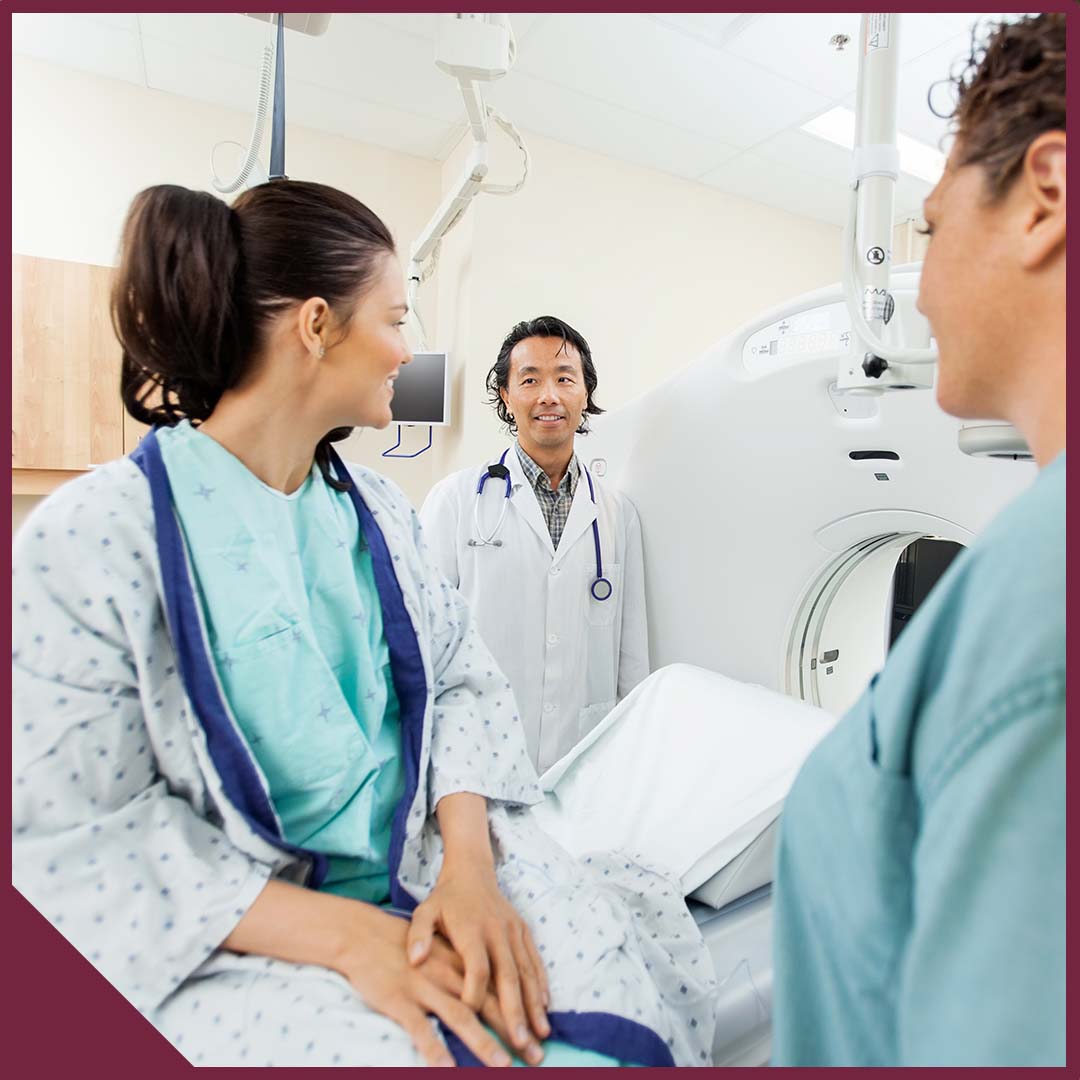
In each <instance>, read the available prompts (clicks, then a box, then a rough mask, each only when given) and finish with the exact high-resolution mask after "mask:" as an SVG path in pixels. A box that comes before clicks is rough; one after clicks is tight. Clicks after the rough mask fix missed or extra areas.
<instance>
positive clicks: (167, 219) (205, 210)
mask: <svg viewBox="0 0 1080 1080" xmlns="http://www.w3.org/2000/svg"><path fill="white" fill-rule="evenodd" d="M233 217H234V215H233V212H232V210H230V209H229V207H228V206H227V205H226V204H225V203H223V202H222V201H221V200H220V199H216V198H214V196H213V195H208V194H206V193H205V192H201V191H189V190H188V189H187V188H182V187H175V186H172V185H161V186H159V187H152V188H148V189H147V190H146V191H143V192H141V193H140V194H139V195H137V196H136V197H135V201H134V202H133V203H132V205H131V210H130V211H129V212H128V217H127V222H126V224H125V226H124V237H123V247H122V252H121V260H120V269H119V272H118V274H117V277H116V283H115V285H114V288H113V300H112V316H113V326H114V327H115V329H116V336H117V337H118V338H119V339H120V343H121V346H122V348H123V367H122V375H121V395H122V396H123V399H124V407H125V408H126V409H127V411H128V412H129V413H130V414H131V415H132V416H133V417H134V418H135V419H136V420H139V421H141V422H142V423H144V424H167V425H171V424H175V423H176V422H177V421H178V420H181V419H183V418H184V417H187V418H189V419H191V420H194V421H196V422H198V421H199V420H205V419H206V417H208V416H209V415H210V413H211V412H212V411H213V409H214V406H215V405H216V404H217V402H218V399H219V398H220V397H221V393H222V391H223V390H226V389H228V388H229V387H230V386H233V385H235V383H236V381H237V379H238V378H239V376H240V374H241V373H242V371H243V367H244V361H245V359H246V358H247V356H248V355H249V353H250V351H251V330H252V328H251V320H250V318H249V317H248V316H247V313H246V312H243V311H242V310H241V306H240V305H241V300H240V297H241V295H242V287H241V282H240V277H241V273H242V270H241V262H242V258H241V252H240V242H239V238H238V236H237V229H236V224H235V222H234V220H233Z"/></svg>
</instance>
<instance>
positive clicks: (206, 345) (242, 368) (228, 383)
mask: <svg viewBox="0 0 1080 1080" xmlns="http://www.w3.org/2000/svg"><path fill="white" fill-rule="evenodd" d="M393 251H394V240H393V237H392V236H391V235H390V231H389V229H387V227H386V226H385V225H384V224H383V223H382V221H381V220H380V219H379V218H378V217H377V216H376V215H375V214H374V213H373V212H372V211H371V210H369V209H368V208H367V207H366V206H364V204H363V203H361V202H359V201H358V200H357V199H354V198H353V197H352V196H351V195H346V194H345V193H344V192H343V191H338V190H337V189H336V188H332V187H327V186H326V185H324V184H313V183H307V182H305V181H301V180H272V181H270V182H269V183H267V184H260V185H259V186H257V187H254V188H251V189H250V190H248V191H245V192H244V193H243V194H241V195H240V196H239V198H237V199H236V201H235V202H234V203H233V205H232V207H231V208H230V207H229V206H228V205H227V204H226V203H224V202H223V201H222V200H221V199H219V198H217V197H216V196H214V195H210V194H209V193H207V192H204V191H191V190H189V189H188V188H184V187H178V186H176V185H172V184H161V185H158V186H156V187H150V188H147V189H146V190H145V191H142V192H140V193H139V194H138V195H136V196H135V199H134V200H133V202H132V204H131V208H130V209H129V211H128V215H127V219H126V221H125V223H124V232H123V240H122V245H121V256H120V267H119V269H118V271H117V274H116V278H115V281H114V285H113V293H112V321H113V328H114V329H115V331H116V336H117V338H118V339H119V341H120V346H121V350H122V366H121V375H120V394H121V397H122V398H123V402H124V408H125V409H126V410H127V411H128V413H129V414H130V415H131V416H132V417H134V418H135V419H136V420H138V421H140V422H141V423H144V424H160V425H164V426H167V427H171V426H173V425H174V424H177V423H178V422H179V421H181V420H183V419H188V420H190V421H191V422H192V423H193V424H196V425H197V424H198V423H199V422H200V421H202V420H205V419H206V418H207V417H208V416H209V415H210V414H211V412H213V410H214V408H215V406H216V405H217V403H218V400H219V399H220V398H221V395H222V393H223V392H224V391H225V390H228V389H231V388H232V387H235V386H236V385H237V384H238V383H239V382H240V381H241V379H243V377H244V376H245V375H246V374H247V372H248V369H249V368H250V365H251V362H252V360H253V358H254V357H255V356H256V355H257V353H258V352H259V350H260V348H262V347H263V345H264V343H265V339H266V334H267V332H268V330H269V326H270V323H271V321H272V320H273V319H274V318H275V317H276V316H277V315H279V314H281V313H282V312H284V311H286V310H288V309H289V308H290V307H292V306H293V305H296V304H300V303H303V302H304V301H305V300H308V299H310V298H311V297H313V296H319V297H322V298H323V299H324V300H325V301H326V302H327V304H329V305H330V309H331V311H332V312H333V315H334V317H335V322H336V324H337V327H338V329H339V330H340V332H341V333H342V335H344V333H345V332H346V327H347V324H348V322H349V320H350V319H351V318H352V315H353V313H354V311H355V310H356V306H357V304H358V302H359V300H360V298H361V296H362V295H363V293H364V291H365V290H366V289H367V287H368V286H369V285H370V284H371V281H372V279H373V278H374V277H375V275H376V273H377V271H378V265H379V258H380V256H382V255H385V254H392V253H393ZM351 430H352V429H351V428H335V429H334V430H333V431H329V432H327V434H326V435H325V436H324V437H323V438H322V439H321V440H320V442H319V444H318V446H317V447H316V450H315V460H316V462H317V463H318V466H319V469H320V471H321V472H322V474H323V476H324V477H325V478H326V480H327V482H328V483H330V484H332V485H333V486H334V487H336V488H339V489H345V488H347V487H348V485H347V484H344V483H342V482H340V481H338V480H337V479H335V478H334V477H333V475H332V474H331V471H330V449H329V447H330V443H331V442H335V441H337V440H338V439H343V438H345V437H346V436H347V435H348V434H349V432H350V431H351Z"/></svg>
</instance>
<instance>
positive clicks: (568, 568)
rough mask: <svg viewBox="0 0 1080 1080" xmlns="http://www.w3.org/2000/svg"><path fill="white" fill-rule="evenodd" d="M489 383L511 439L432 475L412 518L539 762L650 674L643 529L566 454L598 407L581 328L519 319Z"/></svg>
mask: <svg viewBox="0 0 1080 1080" xmlns="http://www.w3.org/2000/svg"><path fill="white" fill-rule="evenodd" d="M487 386H488V390H489V392H490V394H491V404H492V405H493V406H494V407H495V410H496V412H497V414H498V416H499V419H500V420H502V421H503V423H505V424H506V426H507V427H508V429H509V430H510V432H511V434H516V435H517V441H516V442H515V443H514V444H513V445H511V446H510V447H508V448H507V449H506V450H505V451H503V452H500V453H498V454H496V455H495V456H494V457H493V458H492V459H491V460H490V461H488V462H485V463H484V464H482V465H476V466H472V467H470V468H468V469H464V470H462V471H461V472H458V473H454V474H452V475H451V476H448V477H447V478H446V479H445V480H442V481H440V482H439V483H438V484H436V485H435V487H434V488H432V490H431V492H430V494H429V495H428V497H427V499H426V500H425V502H424V505H423V508H422V509H421V511H420V517H421V521H422V523H423V525H424V529H425V533H426V539H427V543H428V546H429V548H430V551H431V553H432V555H433V556H434V558H435V560H436V562H437V564H438V566H439V568H440V569H441V571H442V572H443V574H444V575H445V576H446V578H447V579H448V580H449V581H450V582H451V584H453V585H455V586H456V587H457V588H458V589H460V591H461V592H462V593H463V595H464V596H465V599H466V601H467V602H468V604H469V607H470V609H471V610H472V612H473V615H474V617H475V618H476V622H477V628H478V630H479V631H480V636H481V637H482V638H483V639H484V641H485V643H486V644H487V645H488V647H489V648H490V649H491V651H492V652H493V653H494V655H495V659H496V660H497V661H498V662H499V666H500V667H501V668H502V669H503V671H504V672H505V673H506V677H507V678H508V679H509V680H510V685H511V688H512V689H513V692H514V696H515V698H516V700H517V705H518V711H519V714H520V716H521V720H522V723H523V724H524V728H525V737H526V740H527V742H528V747H529V752H530V754H531V755H532V759H533V763H534V764H535V765H536V768H537V771H538V772H543V771H544V770H545V769H547V768H548V767H549V766H551V765H553V764H554V763H555V762H556V761H558V760H559V758H561V757H562V756H563V755H564V754H566V753H567V751H568V750H570V749H571V747H573V746H574V744H575V743H577V742H578V741H579V740H580V739H581V738H583V737H584V736H585V735H586V734H587V733H588V732H589V731H590V730H591V729H592V728H594V727H595V726H596V725H597V724H598V723H599V722H600V721H601V720H602V719H603V718H604V716H605V715H607V713H608V712H609V711H610V710H611V708H612V707H613V706H614V705H615V703H616V702H617V701H618V700H619V699H620V698H622V697H624V696H625V695H626V694H627V693H629V692H630V690H632V689H633V688H634V686H635V685H637V683H638V682H640V681H641V680H642V679H643V678H644V677H645V676H646V675H647V674H648V673H649V657H648V636H647V630H646V623H645V581H644V571H643V567H642V557H641V527H640V525H639V523H638V516H637V511H636V510H635V509H634V507H633V506H632V505H631V503H630V502H629V500H627V499H626V497H625V496H623V495H621V494H620V493H619V492H616V491H611V490H608V489H606V488H604V487H603V486H602V485H601V483H600V481H599V479H598V478H597V476H596V475H595V474H594V473H591V472H590V471H588V470H587V469H586V467H585V465H584V464H583V463H582V462H581V461H579V459H578V457H577V455H576V454H575V453H574V435H575V434H584V433H585V432H586V431H587V430H588V422H587V414H589V413H592V414H597V413H600V412H602V411H603V410H602V409H600V407H599V406H597V405H596V404H595V402H594V401H593V393H594V391H595V390H596V369H595V368H594V367H593V362H592V354H591V352H590V351H589V346H588V343H587V342H586V341H585V339H584V338H583V337H582V336H581V334H579V333H578V332H577V331H576V330H575V329H574V328H573V327H572V326H569V325H568V324H567V323H565V322H563V321H562V319H557V318H555V317H554V316H551V315H543V316H540V317H539V318H535V319H530V320H528V321H526V322H520V323H518V324H517V325H516V326H515V327H514V328H513V329H512V330H511V331H510V333H509V334H508V335H507V337H506V340H505V341H504V342H503V344H502V348H501V349H500V350H499V355H498V359H497V360H496V361H495V365H494V366H493V367H492V369H491V371H490V372H489V373H488V377H487ZM478 489H479V490H478Z"/></svg>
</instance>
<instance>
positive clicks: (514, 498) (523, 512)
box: [506, 447, 555, 556]
mask: <svg viewBox="0 0 1080 1080" xmlns="http://www.w3.org/2000/svg"><path fill="white" fill-rule="evenodd" d="M506 466H507V468H508V469H509V470H510V501H511V502H512V503H513V505H514V513H516V514H519V515H520V516H521V518H522V519H523V520H524V521H525V522H526V523H527V524H528V526H529V527H530V528H531V529H532V531H533V532H534V533H536V535H537V536H538V537H539V538H540V543H542V544H543V545H544V548H545V549H546V550H547V553H548V554H549V555H552V556H554V554H555V549H554V548H553V547H552V546H551V533H550V532H548V527H547V522H546V521H544V515H543V514H542V513H541V512H540V504H539V503H538V502H537V501H536V492H535V491H533V489H532V486H531V485H530V484H529V478H528V477H527V476H526V475H525V470H524V469H522V467H521V462H520V461H519V460H518V456H517V448H516V447H511V448H510V453H509V454H507V455H506Z"/></svg>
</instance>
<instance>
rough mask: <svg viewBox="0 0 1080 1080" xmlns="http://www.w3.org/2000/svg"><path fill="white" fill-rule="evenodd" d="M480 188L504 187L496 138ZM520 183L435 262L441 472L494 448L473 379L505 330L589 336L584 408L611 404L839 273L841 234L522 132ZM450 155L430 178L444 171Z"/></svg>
mask: <svg viewBox="0 0 1080 1080" xmlns="http://www.w3.org/2000/svg"><path fill="white" fill-rule="evenodd" d="M494 139H495V147H496V149H497V153H496V154H495V155H494V167H493V171H492V178H493V179H494V180H496V181H499V182H502V181H505V180H509V179H511V178H513V177H515V176H516V175H517V172H516V170H517V168H518V156H517V151H516V150H515V149H514V148H513V146H512V145H511V144H509V142H508V141H506V140H501V141H500V139H499V136H498V135H496V136H495V137H494ZM527 143H528V146H529V150H530V152H531V154H532V170H531V173H530V178H529V181H528V183H527V185H526V187H525V188H524V189H523V190H522V191H521V192H520V193H518V194H516V195H513V196H510V197H507V198H502V197H492V196H482V197H480V198H478V199H477V200H476V201H475V202H474V204H473V206H472V208H471V209H470V211H469V214H470V218H471V220H470V221H469V222H468V224H467V225H462V226H460V227H459V229H458V230H457V231H455V232H454V233H453V234H451V237H450V238H449V240H448V241H447V245H446V247H447V252H446V253H445V254H444V257H443V260H442V264H441V266H440V275H439V279H438V285H439V333H440V335H441V336H440V338H439V342H438V344H439V345H440V347H446V348H449V349H450V350H451V351H452V353H453V356H454V360H455V365H456V377H455V387H454V408H455V415H456V417H457V420H458V422H457V423H455V426H454V429H453V431H452V432H451V433H449V434H448V435H440V436H437V439H438V442H437V446H436V454H437V458H436V460H437V461H438V463H439V464H438V467H437V468H436V473H437V474H439V475H442V474H445V473H446V472H448V471H450V470H452V469H455V468H460V467H462V466H465V465H469V464H472V463H474V462H477V461H481V460H483V459H484V458H486V457H488V456H490V455H491V454H492V453H493V452H494V451H495V449H496V448H497V447H498V445H499V444H500V442H501V441H503V440H504V436H502V435H501V434H500V431H499V428H498V424H497V421H496V419H495V416H494V413H493V412H492V411H491V410H490V408H489V407H488V406H487V405H486V404H484V398H485V392H484V378H485V375H486V373H487V371H488V369H489V368H490V366H491V364H492V362H493V361H494V359H495V355H496V353H497V352H498V347H499V344H500V342H501V341H502V338H503V337H504V335H505V333H506V331H507V330H509V328H510V327H511V326H512V325H513V324H514V323H515V322H517V321H518V320H520V319H523V318H528V317H530V316H533V315H540V314H553V315H558V316H560V317H562V318H564V319H566V320H567V321H568V322H570V323H571V324H573V325H574V326H575V327H577V329H579V330H580V331H581V332H582V333H583V334H584V335H585V338H586V339H587V340H588V342H589V345H590V347H591V349H592V352H593V358H594V360H595V362H596V366H597V374H598V380H599V384H598V388H597V393H596V400H597V401H598V402H599V404H601V405H602V406H603V407H605V408H608V409H613V408H617V407H618V406H620V405H623V404H625V403H626V402H628V401H630V400H631V399H632V398H634V397H637V396H638V395H640V394H642V393H644V392H645V391H647V390H649V389H651V388H652V387H654V386H656V385H658V384H659V383H661V382H663V381H664V380H665V379H666V378H668V377H669V376H670V375H671V374H672V373H674V372H675V371H677V370H679V369H680V368H681V367H683V366H685V365H686V364H688V363H690V362H691V361H692V360H694V359H695V358H696V357H697V356H698V355H699V354H700V353H701V352H702V351H703V350H704V349H705V348H707V347H708V346H709V345H711V344H713V343H714V342H716V341H717V340H719V339H720V338H722V337H723V336H724V335H725V334H727V333H729V332H731V331H732V330H734V329H736V328H737V327H738V326H739V325H741V324H742V323H743V322H745V321H747V320H748V319H750V318H751V317H753V316H755V315H757V314H759V313H760V312H761V311H763V310H764V309H766V308H768V307H771V306H772V305H774V304H777V303H780V302H782V301H784V300H786V299H789V298H790V297H792V296H796V295H798V294H799V293H801V292H804V291H807V290H810V289H814V288H818V287H820V286H823V285H827V284H829V283H831V282H833V281H835V280H836V279H837V277H838V276H839V251H840V238H839V230H838V229H836V228H834V227H832V226H830V225H825V224H822V223H819V222H815V221H810V220H807V219H806V218H800V217H797V216H794V215H791V214H786V213H783V212H780V211H777V210H774V209H772V208H770V207H766V206H764V205H761V204H758V203H753V202H749V201H747V200H745V199H740V198H736V197H734V196H730V195H726V194H724V193H722V192H719V191H716V190H714V189H712V188H708V187H704V186H703V185H701V184H695V183H691V182H689V181H684V180H679V179H676V178H674V177H671V176H667V175H665V174H663V173H659V172H654V171H652V170H649V169H642V168H638V167H635V166H631V165H626V164H624V163H622V162H620V161H616V160H615V159H613V158H609V157H604V156H602V155H600V154H595V153H590V152H588V151H585V150H580V149H576V148H574V147H570V146H567V145H564V144H562V143H557V142H554V141H552V140H550V139H544V138H541V137H539V136H536V135H528V136H527ZM460 158H461V147H459V149H458V152H457V154H456V155H455V156H454V159H452V160H451V161H450V162H448V164H447V167H446V168H444V170H443V180H444V184H447V183H449V182H450V180H451V178H452V177H453V176H456V175H457V172H458V169H459V168H460Z"/></svg>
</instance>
